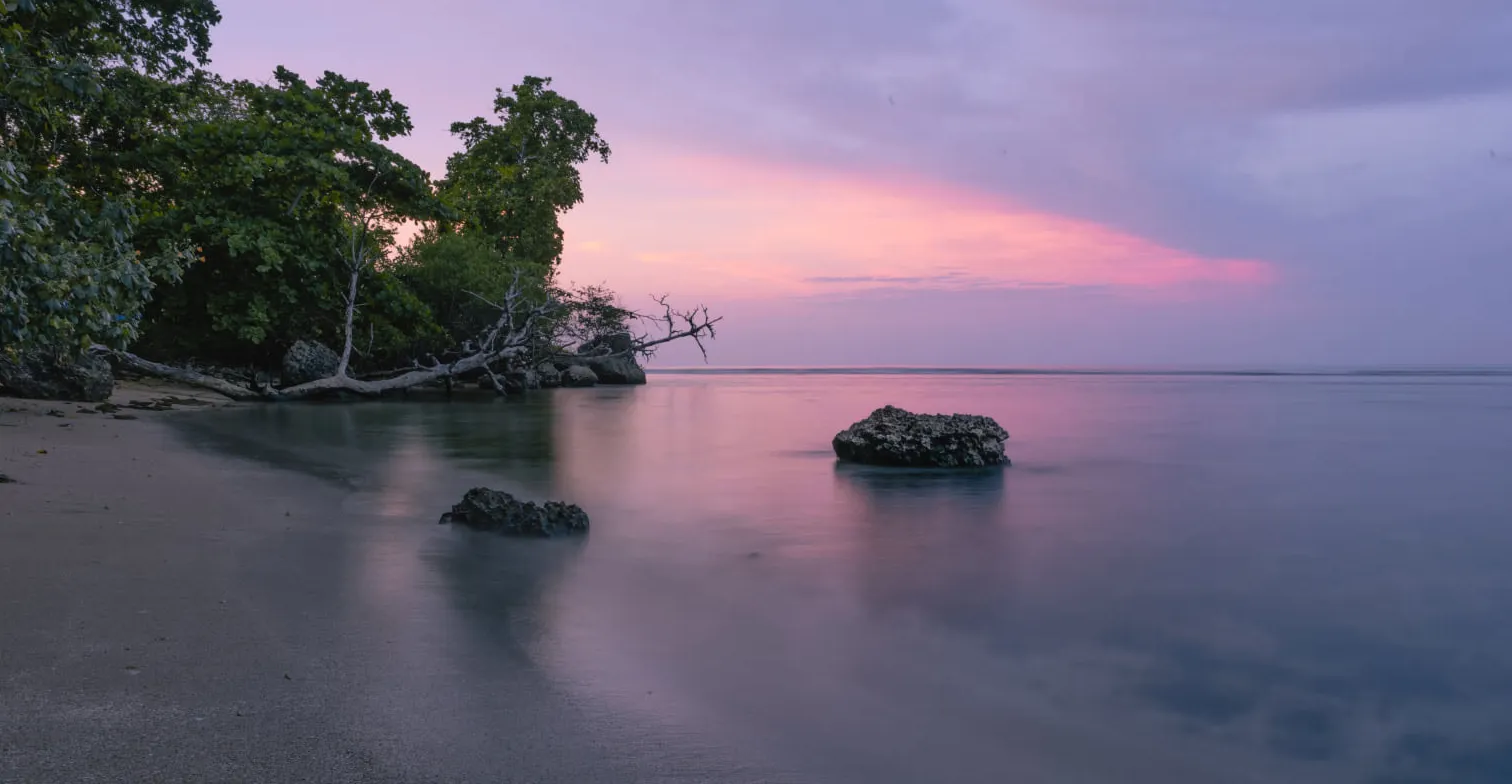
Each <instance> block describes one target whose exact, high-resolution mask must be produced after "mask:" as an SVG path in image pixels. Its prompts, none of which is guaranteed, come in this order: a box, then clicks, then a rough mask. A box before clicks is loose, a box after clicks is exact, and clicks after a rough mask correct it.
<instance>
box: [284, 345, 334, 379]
mask: <svg viewBox="0 0 1512 784" xmlns="http://www.w3.org/2000/svg"><path fill="white" fill-rule="evenodd" d="M339 364H341V357H339V356H337V354H336V352H335V351H332V350H331V348H330V347H329V346H327V345H325V344H324V343H319V342H316V341H313V340H301V341H298V342H296V343H295V344H294V345H292V346H290V347H289V350H288V352H287V353H285V354H284V358H283V385H284V386H286V387H292V386H296V385H299V384H308V383H309V382H311V381H319V380H320V379H322V378H330V377H331V376H332V375H335V373H336V366H337V365H339Z"/></svg>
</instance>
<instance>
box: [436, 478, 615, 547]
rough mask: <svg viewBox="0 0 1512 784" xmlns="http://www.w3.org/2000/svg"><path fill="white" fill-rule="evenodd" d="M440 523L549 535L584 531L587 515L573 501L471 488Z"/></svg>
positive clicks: (535, 535) (499, 532)
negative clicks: (540, 500)
mask: <svg viewBox="0 0 1512 784" xmlns="http://www.w3.org/2000/svg"><path fill="white" fill-rule="evenodd" d="M441 522H442V523H443V524H444V523H454V524H456V525H464V526H467V527H468V528H473V529H476V530H479V531H488V532H491V533H497V534H503V535H506V536H531V537H543V538H550V537H553V536H561V535H565V534H578V533H584V532H586V531H587V530H588V515H587V513H586V512H584V511H583V510H582V509H581V508H579V507H578V506H577V505H575V504H565V503H562V502H560V501H547V502H546V503H544V504H539V505H538V504H536V503H534V502H531V501H521V500H519V499H517V498H515V497H514V496H512V495H510V494H509V493H505V492H503V491H500V490H490V489H488V488H486V487H474V488H473V489H471V490H468V491H467V494H466V495H464V496H462V501H461V502H460V503H458V504H457V505H455V506H453V507H452V508H451V511H450V512H447V513H446V514H444V515H441Z"/></svg>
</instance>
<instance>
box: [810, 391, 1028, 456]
mask: <svg viewBox="0 0 1512 784" xmlns="http://www.w3.org/2000/svg"><path fill="white" fill-rule="evenodd" d="M1007 440H1008V431H1006V430H1004V429H1003V428H1002V427H1001V426H999V425H998V423H997V422H994V421H993V420H992V419H991V418H990V417H984V416H974V415H971V414H913V413H910V412H908V411H904V410H903V409H901V408H896V407H893V406H886V407H884V408H879V409H877V410H876V411H873V412H872V413H871V416H868V417H867V418H865V419H863V420H861V421H860V422H857V423H856V424H854V425H851V426H850V427H848V428H846V429H845V430H842V431H840V433H839V434H837V435H836V436H835V440H834V442H833V444H834V447H835V455H836V456H837V457H839V458H840V459H841V460H849V461H851V462H856V463H868V464H871V465H885V466H909V467H921V468H922V467H932V468H972V467H978V466H993V465H1008V464H1009V461H1008V458H1007V457H1006V456H1005V455H1004V454H1003V442H1005V441H1007Z"/></svg>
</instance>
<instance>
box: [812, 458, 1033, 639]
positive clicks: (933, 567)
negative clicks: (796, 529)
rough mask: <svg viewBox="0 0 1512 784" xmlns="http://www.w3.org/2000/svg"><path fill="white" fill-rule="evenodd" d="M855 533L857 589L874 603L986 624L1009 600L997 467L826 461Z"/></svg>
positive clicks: (965, 624) (941, 619) (1006, 528)
mask: <svg viewBox="0 0 1512 784" xmlns="http://www.w3.org/2000/svg"><path fill="white" fill-rule="evenodd" d="M834 475H835V482H836V485H837V487H838V488H839V491H840V495H841V497H842V498H844V499H845V503H846V517H845V521H846V522H845V524H846V527H847V528H848V529H849V530H850V531H851V533H852V535H853V536H854V537H855V544H854V550H853V552H852V553H851V554H850V557H849V559H848V561H849V562H850V564H851V565H852V567H853V568H854V569H856V570H857V572H858V574H857V578H858V580H859V583H860V595H861V596H862V597H863V599H864V601H865V603H866V604H867V605H868V606H870V607H871V608H873V609H874V610H877V611H879V612H883V613H913V614H917V615H919V616H921V617H922V618H923V619H924V620H927V621H931V622H935V623H942V624H945V625H948V626H952V627H956V628H958V629H961V630H967V631H973V632H978V633H992V630H993V626H994V620H995V619H1000V618H1001V617H1002V615H1003V614H1004V612H1005V611H1006V610H1007V609H1008V608H1009V607H1011V603H1012V599H1011V597H1012V593H1013V582H1014V575H1013V572H1012V568H1013V552H1012V544H1013V541H1012V530H1011V525H1010V523H1009V521H1008V520H1007V519H1005V515H1004V512H1005V506H1004V494H1005V487H1006V483H1005V479H1004V475H1005V472H1004V470H1002V469H990V470H985V471H980V472H977V471H969V472H947V471H910V470H906V469H903V470H899V469H886V468H871V467H865V466H856V465H849V464H845V463H838V462H837V463H836V464H835V468H834Z"/></svg>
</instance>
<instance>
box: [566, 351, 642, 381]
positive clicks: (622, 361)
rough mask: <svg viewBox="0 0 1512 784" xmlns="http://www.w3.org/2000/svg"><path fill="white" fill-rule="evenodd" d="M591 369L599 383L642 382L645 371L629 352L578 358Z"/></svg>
mask: <svg viewBox="0 0 1512 784" xmlns="http://www.w3.org/2000/svg"><path fill="white" fill-rule="evenodd" d="M578 361H579V362H581V363H582V364H583V366H584V367H586V368H588V369H589V370H592V371H593V375H595V376H597V377H598V381H599V383H600V384H644V383H646V371H645V369H644V368H642V367H641V366H640V365H639V364H637V363H636V361H635V357H632V356H630V355H629V354H617V355H614V356H609V357H584V358H582V359H579V360H578Z"/></svg>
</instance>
